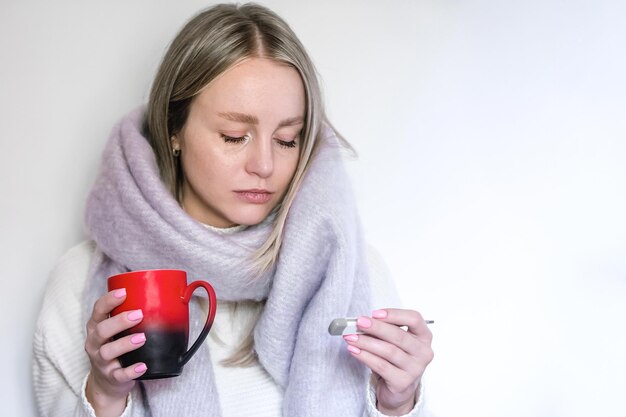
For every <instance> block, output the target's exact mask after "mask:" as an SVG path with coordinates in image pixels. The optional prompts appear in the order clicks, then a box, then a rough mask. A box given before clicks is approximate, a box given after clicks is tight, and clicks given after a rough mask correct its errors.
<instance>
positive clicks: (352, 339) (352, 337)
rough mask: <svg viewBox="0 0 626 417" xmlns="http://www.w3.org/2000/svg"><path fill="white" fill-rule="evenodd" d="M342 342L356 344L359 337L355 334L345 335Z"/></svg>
mask: <svg viewBox="0 0 626 417" xmlns="http://www.w3.org/2000/svg"><path fill="white" fill-rule="evenodd" d="M343 340H348V341H350V342H356V341H357V340H359V336H357V335H355V334H347V335H345V336H344V337H343Z"/></svg>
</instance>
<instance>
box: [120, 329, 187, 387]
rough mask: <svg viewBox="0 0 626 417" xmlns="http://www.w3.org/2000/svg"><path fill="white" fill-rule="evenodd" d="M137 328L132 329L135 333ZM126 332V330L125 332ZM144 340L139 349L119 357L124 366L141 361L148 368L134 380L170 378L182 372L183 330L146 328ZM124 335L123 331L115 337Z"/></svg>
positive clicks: (185, 348) (185, 342) (184, 340)
mask: <svg viewBox="0 0 626 417" xmlns="http://www.w3.org/2000/svg"><path fill="white" fill-rule="evenodd" d="M136 332H137V330H136V329H133V332H128V334H133V333H136ZM125 333H126V332H125ZM144 333H145V335H146V342H145V343H144V345H143V346H142V347H140V348H139V349H136V350H133V351H132V352H128V353H125V354H124V355H122V356H120V357H119V360H120V363H121V364H122V366H123V367H124V368H126V367H128V366H131V365H134V364H136V363H137V362H143V363H145V364H146V367H147V368H148V369H147V370H146V372H145V373H144V374H143V375H142V376H140V377H138V378H135V379H136V380H148V379H161V378H172V377H175V376H178V375H180V374H181V373H182V372H183V365H182V364H181V359H182V357H183V355H184V354H185V352H186V351H187V342H188V337H187V334H186V333H185V332H184V331H173V330H162V329H159V330H157V329H146V330H144ZM122 336H125V334H124V333H122V334H120V335H118V336H117V337H122Z"/></svg>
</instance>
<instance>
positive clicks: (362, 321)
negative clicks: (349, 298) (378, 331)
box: [356, 317, 372, 329]
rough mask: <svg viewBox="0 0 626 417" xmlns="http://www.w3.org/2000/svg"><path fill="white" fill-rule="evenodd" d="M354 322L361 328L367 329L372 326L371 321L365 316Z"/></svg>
mask: <svg viewBox="0 0 626 417" xmlns="http://www.w3.org/2000/svg"><path fill="white" fill-rule="evenodd" d="M356 324H357V325H358V326H359V327H360V328H362V329H369V328H370V327H372V321H371V320H370V319H368V318H367V317H359V318H358V319H357V321H356Z"/></svg>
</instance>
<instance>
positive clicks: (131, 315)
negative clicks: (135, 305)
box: [126, 310, 143, 321]
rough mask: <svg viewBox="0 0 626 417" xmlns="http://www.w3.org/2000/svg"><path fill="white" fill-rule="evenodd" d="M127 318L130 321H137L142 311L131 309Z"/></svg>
mask: <svg viewBox="0 0 626 417" xmlns="http://www.w3.org/2000/svg"><path fill="white" fill-rule="evenodd" d="M126 317H128V320H131V321H137V320H139V319H141V318H143V312H142V311H141V310H133V311H131V312H130V313H128V316H126Z"/></svg>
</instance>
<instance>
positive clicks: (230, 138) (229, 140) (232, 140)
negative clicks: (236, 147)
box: [222, 135, 248, 143]
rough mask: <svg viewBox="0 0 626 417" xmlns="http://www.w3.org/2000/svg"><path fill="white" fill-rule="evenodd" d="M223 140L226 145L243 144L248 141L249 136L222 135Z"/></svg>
mask: <svg viewBox="0 0 626 417" xmlns="http://www.w3.org/2000/svg"><path fill="white" fill-rule="evenodd" d="M222 139H224V142H226V143H243V142H245V141H246V140H247V139H248V137H247V136H239V137H234V136H227V135H222Z"/></svg>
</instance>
